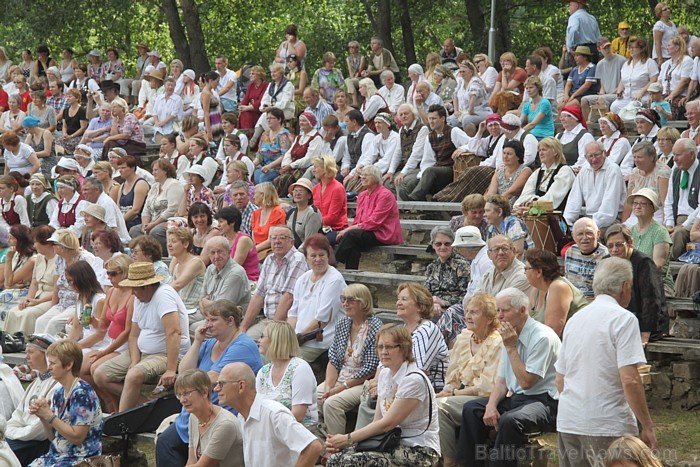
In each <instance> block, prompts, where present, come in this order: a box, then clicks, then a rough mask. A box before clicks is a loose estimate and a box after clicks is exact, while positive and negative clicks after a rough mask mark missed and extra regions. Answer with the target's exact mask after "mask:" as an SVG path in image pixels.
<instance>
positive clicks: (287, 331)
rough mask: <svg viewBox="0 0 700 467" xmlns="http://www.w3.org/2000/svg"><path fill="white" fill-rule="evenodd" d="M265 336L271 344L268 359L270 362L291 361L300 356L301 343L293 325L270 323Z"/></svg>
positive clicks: (268, 349)
mask: <svg viewBox="0 0 700 467" xmlns="http://www.w3.org/2000/svg"><path fill="white" fill-rule="evenodd" d="M265 335H266V336H267V339H268V341H269V343H270V345H269V346H268V347H267V353H266V355H265V356H266V357H267V358H269V359H270V360H282V359H290V358H292V357H296V356H297V355H299V341H298V340H297V335H296V333H295V332H294V328H292V325H291V324H289V323H288V322H286V321H269V322H268V323H267V325H266V326H265Z"/></svg>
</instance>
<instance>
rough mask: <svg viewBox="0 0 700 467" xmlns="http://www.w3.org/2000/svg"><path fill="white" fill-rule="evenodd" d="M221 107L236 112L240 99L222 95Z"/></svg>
mask: <svg viewBox="0 0 700 467" xmlns="http://www.w3.org/2000/svg"><path fill="white" fill-rule="evenodd" d="M221 107H222V108H223V110H224V112H235V111H236V109H238V101H234V100H232V99H227V98H225V97H222V98H221Z"/></svg>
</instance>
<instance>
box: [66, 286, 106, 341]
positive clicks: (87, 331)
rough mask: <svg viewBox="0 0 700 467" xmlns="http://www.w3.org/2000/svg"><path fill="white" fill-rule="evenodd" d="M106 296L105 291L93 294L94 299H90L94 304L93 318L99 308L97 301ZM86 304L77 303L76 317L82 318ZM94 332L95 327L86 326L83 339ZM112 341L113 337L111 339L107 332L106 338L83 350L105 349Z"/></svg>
mask: <svg viewBox="0 0 700 467" xmlns="http://www.w3.org/2000/svg"><path fill="white" fill-rule="evenodd" d="M104 298H105V294H103V293H97V294H95V295H93V297H92V300H91V301H90V305H92V313H91V316H92V317H93V318H96V316H95V312H96V310H97V303H98V302H99V301H100V300H104ZM105 305H106V304H105ZM84 306H85V305H83V304H82V302H78V303H76V304H75V316H76V319H78V320H80V318H81V316H82V314H83V307H84ZM103 312H104V311H103ZM93 334H95V328H94V327H93V326H90V327H87V328H86V327H84V328H83V339H87V338H88V337H90V336H92V335H93ZM111 343H112V339H110V338H109V336H108V335H107V334H105V336H104V338H103V339H102V340H101V341H99V342H97V343H95V344H93V345H92V347H90V348H89V349H83V352H85V351H91V350H104V349H106V348H107V347H108V346H109V344H111Z"/></svg>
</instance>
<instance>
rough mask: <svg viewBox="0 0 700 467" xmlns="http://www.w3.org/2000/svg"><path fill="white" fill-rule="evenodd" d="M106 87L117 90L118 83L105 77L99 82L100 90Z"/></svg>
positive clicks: (104, 89)
mask: <svg viewBox="0 0 700 467" xmlns="http://www.w3.org/2000/svg"><path fill="white" fill-rule="evenodd" d="M107 89H114V90H117V91H118V90H119V89H120V87H119V84H118V83H115V82H114V81H112V80H111V79H106V80H104V81H102V82H101V83H100V90H102V91H106V90H107Z"/></svg>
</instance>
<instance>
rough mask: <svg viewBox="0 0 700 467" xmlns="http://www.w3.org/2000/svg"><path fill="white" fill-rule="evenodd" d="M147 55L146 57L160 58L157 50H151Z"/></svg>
mask: <svg viewBox="0 0 700 467" xmlns="http://www.w3.org/2000/svg"><path fill="white" fill-rule="evenodd" d="M147 55H148V56H149V57H158V58H160V53H159V52H158V51H157V50H151V51H150V52H148V54H147Z"/></svg>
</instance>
